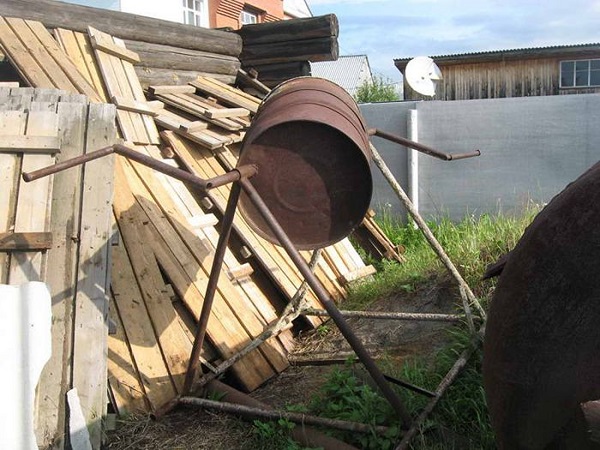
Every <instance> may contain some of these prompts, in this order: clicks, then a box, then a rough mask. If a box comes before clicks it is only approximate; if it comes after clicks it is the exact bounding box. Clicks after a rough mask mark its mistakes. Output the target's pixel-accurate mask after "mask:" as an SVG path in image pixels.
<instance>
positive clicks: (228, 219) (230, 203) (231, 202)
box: [183, 182, 242, 394]
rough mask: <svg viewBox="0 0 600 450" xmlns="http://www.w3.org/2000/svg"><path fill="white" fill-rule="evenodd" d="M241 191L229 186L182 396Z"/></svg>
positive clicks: (197, 355)
mask: <svg viewBox="0 0 600 450" xmlns="http://www.w3.org/2000/svg"><path fill="white" fill-rule="evenodd" d="M241 191H242V190H241V187H240V184H239V182H236V183H233V185H232V186H231V192H230V194H229V199H228V200H227V207H226V208H225V215H224V216H223V224H222V228H221V234H220V235H219V241H218V243H217V248H216V249H215V257H214V259H213V264H212V267H211V270H210V276H209V278H208V285H207V286H206V294H205V295H204V301H203V302H202V310H201V311H200V317H199V319H198V325H197V326H196V335H195V336H194V344H193V346H192V351H191V354H190V360H189V363H188V369H187V372H186V374H185V382H184V384H183V393H184V394H188V393H189V392H191V390H192V387H193V385H194V381H195V378H196V373H197V371H198V366H199V365H200V352H201V350H202V345H203V343H204V336H205V335H206V327H207V326H208V319H209V318H210V313H211V309H212V305H213V300H214V298H215V293H216V291H217V284H218V282H219V275H220V274H221V268H222V266H223V259H224V258H225V251H226V250H227V243H228V242H229V236H230V235H231V229H232V228H233V219H234V217H235V211H236V208H237V204H238V201H239V199H240V193H241Z"/></svg>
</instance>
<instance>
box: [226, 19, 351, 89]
mask: <svg viewBox="0 0 600 450" xmlns="http://www.w3.org/2000/svg"><path fill="white" fill-rule="evenodd" d="M237 33H238V34H239V35H240V36H241V37H242V40H243V50H242V53H241V55H240V60H241V62H242V66H243V68H244V69H246V70H251V69H252V70H255V71H256V72H258V79H259V80H260V81H261V82H262V83H264V84H266V85H267V86H269V87H273V86H275V85H277V84H279V83H280V82H282V81H285V80H287V79H289V78H293V77H297V76H304V75H310V66H309V61H312V62H316V61H335V60H337V59H338V55H339V48H338V35H339V24H338V20H337V17H336V16H335V15H334V14H329V15H325V16H319V17H310V18H303V19H292V20H285V21H281V22H271V23H265V24H251V25H244V26H243V27H242V28H240V29H239V30H238V31H237Z"/></svg>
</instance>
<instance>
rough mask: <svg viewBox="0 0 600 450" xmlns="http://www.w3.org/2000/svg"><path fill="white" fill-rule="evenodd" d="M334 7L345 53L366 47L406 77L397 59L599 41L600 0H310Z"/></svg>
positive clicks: (316, 7)
mask: <svg viewBox="0 0 600 450" xmlns="http://www.w3.org/2000/svg"><path fill="white" fill-rule="evenodd" d="M307 3H308V5H309V6H310V8H311V10H312V13H313V15H315V16H317V15H322V14H329V13H334V14H335V15H336V16H337V17H338V20H339V22H340V37H339V43H340V54H342V55H356V54H366V55H367V56H368V57H369V63H370V65H371V69H372V71H373V72H374V73H376V74H380V75H383V76H386V77H388V78H391V79H392V80H393V81H399V80H400V79H401V76H400V72H398V70H397V69H396V68H395V67H394V62H393V59H394V58H409V57H414V56H420V55H425V56H436V55H446V54H455V53H468V52H479V51H488V50H504V49H514V48H528V47H543V46H548V45H567V44H585V43H592V42H600V0H562V1H558V0H547V1H542V0H533V1H532V0H520V1H519V0H460V1H459V0H343V1H342V0H307Z"/></svg>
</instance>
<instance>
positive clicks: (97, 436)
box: [73, 103, 116, 449]
mask: <svg viewBox="0 0 600 450" xmlns="http://www.w3.org/2000/svg"><path fill="white" fill-rule="evenodd" d="M114 117H115V107H114V105H110V104H102V103H101V104H91V105H90V107H89V114H88V118H87V120H88V129H87V136H86V149H87V151H92V150H96V149H98V148H102V147H106V146H108V145H112V144H113V142H114V138H115V136H116V130H115V128H114ZM112 171H113V158H112V157H107V158H102V159H99V160H95V161H91V162H89V163H87V165H86V167H85V171H84V176H83V192H84V193H85V195H84V198H83V201H82V207H81V208H82V209H81V234H80V248H81V252H80V264H79V270H78V281H77V296H76V305H77V309H76V313H75V323H74V327H75V328H74V336H75V341H74V349H73V386H74V387H76V388H77V391H78V393H79V398H80V400H81V405H82V409H83V413H84V416H85V418H86V422H87V424H88V430H89V432H90V437H91V440H92V445H93V447H94V449H96V448H99V447H100V443H101V441H102V421H101V418H102V417H104V415H105V414H106V404H107V400H106V392H107V380H106V373H107V362H106V355H107V353H108V350H107V334H108V326H107V319H108V292H109V286H108V284H109V279H108V275H109V274H110V270H109V267H110V262H109V250H110V241H109V232H110V230H111V212H110V200H109V199H110V198H111V197H112V192H113V175H112ZM92 348H94V349H96V351H94V352H92V351H90V349H92Z"/></svg>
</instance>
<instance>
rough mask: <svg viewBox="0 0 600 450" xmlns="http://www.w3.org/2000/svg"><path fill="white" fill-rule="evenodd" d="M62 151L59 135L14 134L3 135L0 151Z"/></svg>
mask: <svg viewBox="0 0 600 450" xmlns="http://www.w3.org/2000/svg"><path fill="white" fill-rule="evenodd" d="M58 151H60V140H59V139H58V136H56V135H54V136H34V135H22V134H21V135H13V136H3V138H2V142H0V153H16V152H23V153H57V152H58Z"/></svg>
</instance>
